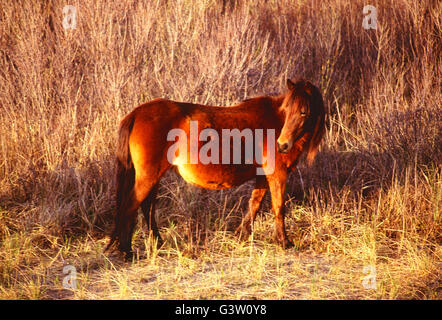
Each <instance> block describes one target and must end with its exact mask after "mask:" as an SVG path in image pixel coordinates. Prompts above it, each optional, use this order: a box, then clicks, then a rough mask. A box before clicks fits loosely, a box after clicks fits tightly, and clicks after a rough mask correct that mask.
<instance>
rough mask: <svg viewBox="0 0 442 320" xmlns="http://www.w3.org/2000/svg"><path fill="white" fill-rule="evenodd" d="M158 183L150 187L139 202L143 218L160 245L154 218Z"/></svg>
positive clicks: (161, 242)
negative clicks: (144, 197)
mask: <svg viewBox="0 0 442 320" xmlns="http://www.w3.org/2000/svg"><path fill="white" fill-rule="evenodd" d="M158 185H159V183H157V184H156V185H155V186H154V187H153V188H152V190H151V191H150V193H149V195H148V196H147V197H146V199H144V201H143V202H142V203H141V210H142V211H143V214H144V218H145V219H146V223H147V228H148V230H152V234H153V236H154V238H156V239H157V246H158V247H160V246H161V245H162V244H163V240H162V239H161V236H160V233H159V231H158V226H157V222H156V220H155V202H156V201H155V198H156V195H157V192H158Z"/></svg>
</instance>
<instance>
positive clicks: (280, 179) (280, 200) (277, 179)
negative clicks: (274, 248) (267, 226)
mask: <svg viewBox="0 0 442 320" xmlns="http://www.w3.org/2000/svg"><path fill="white" fill-rule="evenodd" d="M286 180H287V170H286V169H283V168H281V169H280V170H277V171H275V172H274V174H272V175H270V176H267V181H268V184H269V188H270V194H271V196H272V207H273V211H274V212H275V237H276V240H277V241H278V242H279V243H280V244H281V245H282V247H283V248H285V249H287V248H290V247H293V243H292V242H291V241H290V240H289V239H288V237H287V233H286V231H285V225H284V218H285V206H284V195H285V185H286Z"/></svg>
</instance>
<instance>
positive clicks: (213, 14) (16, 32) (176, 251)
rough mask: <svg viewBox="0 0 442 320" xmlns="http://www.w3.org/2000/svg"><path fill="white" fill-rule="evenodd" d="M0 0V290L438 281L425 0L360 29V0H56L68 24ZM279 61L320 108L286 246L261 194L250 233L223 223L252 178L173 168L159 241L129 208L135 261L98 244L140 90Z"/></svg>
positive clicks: (278, 293)
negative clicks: (73, 12)
mask: <svg viewBox="0 0 442 320" xmlns="http://www.w3.org/2000/svg"><path fill="white" fill-rule="evenodd" d="M3 2H4V3H2V6H1V8H0V298H2V299H103V298H109V299H182V298H185V299H255V298H256V299H404V298H413V299H440V298H441V262H440V261H441V255H442V247H441V206H440V198H441V193H442V182H441V181H442V179H441V173H442V172H441V169H442V167H441V161H440V159H442V148H441V145H442V139H441V128H442V112H441V108H440V104H441V101H442V99H441V92H442V90H441V81H440V79H441V78H442V61H441V57H440V52H441V51H442V47H441V46H442V41H441V32H440V30H441V29H442V28H441V27H442V25H441V21H442V16H441V12H442V8H441V4H440V2H437V1H421V2H415V1H405V0H402V1H395V2H390V1H373V2H372V3H370V4H372V5H374V6H375V7H376V8H377V14H378V19H377V29H375V30H373V29H371V30H365V29H363V28H362V21H363V18H364V14H363V12H362V9H363V7H364V5H365V4H366V3H364V2H362V1H351V2H349V1H340V0H333V1H329V2H327V3H325V2H321V1H313V2H311V1H289V0H282V1H273V0H267V1H252V0H250V1H249V0H246V1H242V2H241V3H240V4H235V1H215V0H202V1H198V2H196V1H187V0H179V1H173V2H172V1H165V0H147V1H138V2H132V1H94V2H92V1H91V2H90V3H86V2H85V1H72V2H71V4H72V5H74V6H75V7H76V9H77V25H76V29H74V30H71V29H69V30H65V29H64V28H63V18H64V17H63V12H62V9H63V6H64V5H65V3H64V2H62V1H47V2H41V3H35V1H27V0H24V1H20V2H17V1H12V0H11V1H9V0H6V1H3ZM296 76H302V77H305V78H307V79H310V80H311V81H312V82H313V83H314V84H316V85H318V86H319V87H320V89H321V91H322V93H323V96H324V99H325V101H326V103H327V107H328V111H329V114H328V118H327V132H326V135H325V138H324V141H323V144H322V147H321V150H320V153H319V154H318V157H317V159H316V162H315V164H314V165H313V166H312V167H309V168H308V167H306V166H305V165H304V164H301V165H300V166H299V167H298V168H297V169H295V170H294V171H293V173H292V174H291V176H290V179H289V181H288V188H287V189H288V192H287V202H286V205H287V208H288V210H287V231H288V234H289V237H290V238H291V239H292V240H293V242H294V243H295V248H293V249H290V250H286V251H284V250H282V249H280V248H279V247H278V246H276V245H275V244H274V241H273V214H272V213H271V209H270V201H269V198H268V196H267V197H266V198H265V200H264V206H263V209H262V211H261V214H260V215H259V217H258V219H257V222H256V227H255V230H254V233H253V235H252V237H251V238H250V239H249V241H239V240H238V239H237V238H235V237H234V236H233V232H232V231H233V230H234V228H235V227H236V226H237V225H238V224H239V222H240V219H241V216H242V215H243V214H245V212H246V208H247V201H248V197H249V195H250V192H251V189H252V184H251V183H248V184H245V185H243V186H241V187H238V188H235V189H231V190H224V191H209V190H202V189H198V188H196V187H193V186H190V185H187V184H186V183H184V182H183V181H182V180H181V179H180V178H179V177H178V176H177V175H176V174H175V173H173V172H170V173H169V174H168V175H167V176H166V177H165V178H164V179H163V181H162V185H161V188H160V192H159V199H158V210H157V219H158V221H159V226H160V228H161V234H162V235H163V238H164V239H165V240H166V242H165V244H164V246H163V247H162V248H161V249H159V250H157V249H154V248H155V246H152V239H151V238H150V237H149V235H148V234H145V230H146V228H145V227H144V225H143V221H142V220H141V217H140V223H139V228H137V231H136V234H135V236H134V247H135V250H136V254H135V258H134V261H133V262H132V263H127V262H124V261H123V259H121V256H119V255H118V254H116V253H110V254H103V249H104V247H105V245H106V242H107V238H106V235H107V234H108V232H109V231H110V229H111V227H112V221H113V220H112V217H113V210H114V207H115V203H114V197H113V194H114V191H115V186H114V183H113V176H114V157H115V156H114V149H115V142H116V131H117V127H118V123H119V119H121V117H122V116H124V115H125V114H126V113H127V112H129V111H130V110H131V109H132V108H133V107H135V106H136V105H138V104H140V103H142V102H145V101H148V100H150V99H152V98H155V97H167V98H170V99H175V100H180V101H190V102H198V103H207V104H213V105H231V104H234V103H236V102H238V101H240V100H242V99H244V98H248V97H253V96H256V95H260V94H265V93H276V92H280V91H281V90H284V88H285V87H284V84H285V80H286V78H288V77H296ZM68 265H69V266H73V267H74V268H75V270H76V276H77V282H76V285H77V288H76V289H75V290H70V289H65V288H64V287H63V281H64V279H67V278H66V277H69V276H70V275H73V274H72V273H64V272H63V270H65V271H67V270H66V269H64V267H65V266H68ZM374 272H375V273H374ZM374 276H375V281H374V282H371V281H370V280H373V279H374ZM367 284H368V286H367ZM370 284H371V285H372V286H370ZM373 284H375V287H376V288H374V286H373Z"/></svg>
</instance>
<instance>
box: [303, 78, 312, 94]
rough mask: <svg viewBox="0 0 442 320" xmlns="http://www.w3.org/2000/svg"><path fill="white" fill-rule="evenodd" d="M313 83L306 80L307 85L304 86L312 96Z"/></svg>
mask: <svg viewBox="0 0 442 320" xmlns="http://www.w3.org/2000/svg"><path fill="white" fill-rule="evenodd" d="M313 87H314V86H313V84H312V83H311V82H310V81H308V80H307V81H306V82H305V86H304V88H305V92H307V94H308V95H309V96H311V95H312V93H313Z"/></svg>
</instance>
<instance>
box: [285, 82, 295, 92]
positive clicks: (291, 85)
mask: <svg viewBox="0 0 442 320" xmlns="http://www.w3.org/2000/svg"><path fill="white" fill-rule="evenodd" d="M287 88H289V90H290V91H291V90H293V89H295V84H294V83H293V82H292V80H290V79H287Z"/></svg>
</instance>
